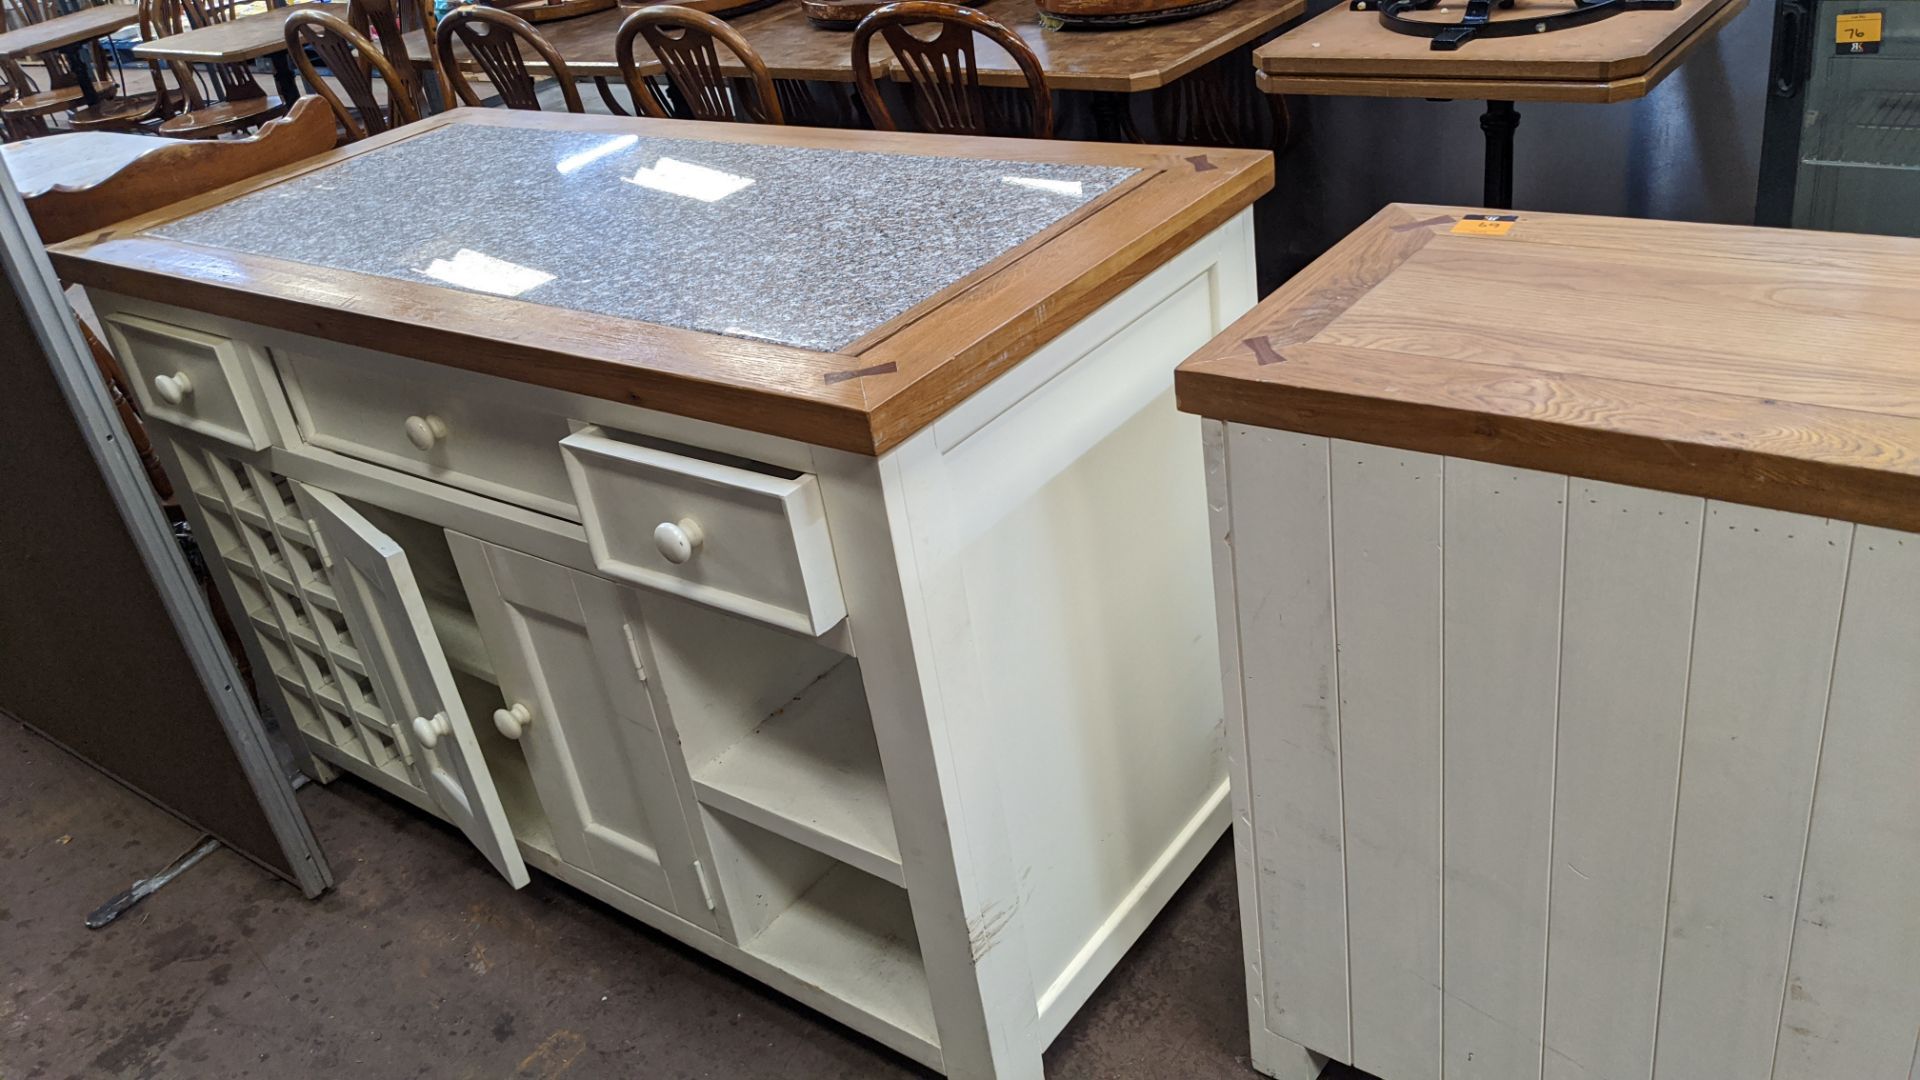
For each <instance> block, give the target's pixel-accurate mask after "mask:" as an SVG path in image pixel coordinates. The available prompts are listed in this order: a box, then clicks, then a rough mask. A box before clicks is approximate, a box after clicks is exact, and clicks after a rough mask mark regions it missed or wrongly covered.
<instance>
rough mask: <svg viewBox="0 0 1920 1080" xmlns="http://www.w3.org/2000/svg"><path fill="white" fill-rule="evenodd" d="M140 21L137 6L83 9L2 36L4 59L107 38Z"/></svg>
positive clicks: (105, 6)
mask: <svg viewBox="0 0 1920 1080" xmlns="http://www.w3.org/2000/svg"><path fill="white" fill-rule="evenodd" d="M139 21H140V9H139V8H138V7H136V6H135V5H133V4H103V5H101V6H100V7H90V8H83V9H82V10H80V11H76V12H74V13H73V14H71V15H60V16H56V17H54V18H51V19H48V20H46V21H45V22H37V23H29V24H28V25H26V26H23V27H21V28H20V29H18V30H9V31H7V32H6V33H4V34H0V56H4V57H9V58H11V57H17V56H32V55H34V54H36V53H43V52H51V51H53V50H54V49H58V48H60V47H61V46H64V45H73V44H76V43H78V42H82V41H92V40H93V39H95V38H103V37H106V36H107V35H109V34H111V33H113V32H114V31H115V30H118V29H120V28H121V27H123V26H132V25H133V24H134V23H137V22H139Z"/></svg>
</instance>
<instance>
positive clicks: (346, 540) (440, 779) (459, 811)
mask: <svg viewBox="0 0 1920 1080" xmlns="http://www.w3.org/2000/svg"><path fill="white" fill-rule="evenodd" d="M293 493H294V498H295V499H296V500H297V501H298V502H299V504H300V512H301V513H302V514H304V515H306V518H307V520H308V521H309V522H311V523H312V524H313V528H314V530H315V534H316V536H317V537H318V538H319V540H320V544H321V557H322V558H323V559H324V560H325V562H326V566H327V569H328V570H330V571H331V572H332V578H333V583H334V589H335V591H336V593H337V594H338V598H339V601H340V612H341V614H342V615H345V616H346V619H347V627H348V629H350V630H351V631H352V632H353V636H354V639H355V640H356V641H359V642H360V643H361V652H362V660H363V661H364V663H365V664H366V667H367V671H368V675H369V677H370V678H372V680H373V684H374V691H375V693H376V694H377V695H378V696H379V699H380V704H381V706H382V707H383V708H385V709H386V710H387V712H388V713H389V714H390V715H392V716H394V717H396V718H401V717H405V718H410V722H406V723H403V724H402V725H400V726H401V727H403V728H404V731H403V733H402V736H401V737H402V738H405V739H407V740H409V741H410V742H412V744H413V749H414V753H413V762H414V768H415V769H416V770H417V771H418V773H419V776H420V780H421V782H422V785H423V786H424V787H425V789H426V791H427V794H428V796H429V797H431V798H432V799H433V801H434V802H435V804H437V805H438V806H439V807H440V808H441V810H443V811H445V813H446V815H447V817H448V819H449V820H451V821H452V822H453V823H454V824H455V825H456V826H458V827H459V828H460V830H461V831H462V832H464V833H466V834H467V839H469V840H472V841H473V844H474V846H475V847H477V848H479V849H480V853H481V854H482V855H485V856H486V857H487V861H488V862H490V863H492V864H493V867H494V869H496V870H498V871H500V873H501V875H502V876H504V877H505V878H506V879H507V880H508V881H509V882H511V883H512V885H513V887H514V888H516V889H517V888H520V887H521V886H522V885H525V884H526V883H527V865H526V863H525V862H523V861H522V860H521V858H520V848H519V846H518V845H517V844H516V843H515V842H514V839H513V830H512V829H511V828H510V827H509V826H508V824H507V814H506V810H505V809H504V808H503V807H502V806H501V803H500V793H499V792H498V791H496V790H495V789H494V786H493V775H492V774H491V773H489V772H488V771H487V763H486V760H485V759H484V758H482V757H481V756H480V742H479V740H478V739H476V738H474V734H473V726H472V724H471V723H470V722H469V721H468V719H467V711H466V709H465V708H464V707H462V705H461V704H460V694H459V691H458V690H457V689H456V688H455V687H454V684H453V672H452V671H451V670H450V669H449V668H448V667H447V658H446V655H445V654H444V653H443V652H442V651H441V649H440V642H439V640H438V639H437V638H435V637H434V635H433V623H432V622H431V621H429V619H428V617H427V604H426V598H425V597H423V596H422V595H421V593H420V586H419V584H418V583H416V582H415V581H414V577H413V571H412V570H411V569H410V568H408V566H407V555H406V552H404V551H402V550H401V548H400V545H399V544H396V543H394V541H393V540H392V538H390V537H388V536H387V535H386V534H385V533H383V532H381V531H380V530H378V529H376V528H374V527H373V526H372V525H371V524H369V523H368V521H367V519H366V518H364V517H362V516H361V515H360V513H359V512H358V511H356V510H354V509H353V508H352V507H351V506H348V505H347V504H346V502H345V501H344V500H342V499H341V498H340V497H339V496H338V495H334V494H332V493H331V492H326V491H321V490H320V489H318V488H313V487H308V486H306V485H304V484H300V483H294V484H293Z"/></svg>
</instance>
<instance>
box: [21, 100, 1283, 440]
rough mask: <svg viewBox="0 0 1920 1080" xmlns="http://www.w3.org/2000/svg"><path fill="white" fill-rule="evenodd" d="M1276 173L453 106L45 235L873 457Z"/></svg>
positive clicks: (80, 258)
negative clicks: (170, 200)
mask: <svg viewBox="0 0 1920 1080" xmlns="http://www.w3.org/2000/svg"><path fill="white" fill-rule="evenodd" d="M1272 184H1273V162H1272V156H1271V155H1270V154H1268V153H1266V152H1264V151H1247V150H1196V149H1193V148H1177V149H1176V148H1171V147H1152V146H1107V145H1099V144H1089V143H1073V142H1053V141H1038V140H1026V139H976V138H956V137H952V136H935V135H919V134H904V133H893V132H852V131H839V130H826V129H813V128H798V127H755V126H747V125H736V124H703V123H694V122H688V121H678V120H648V119H639V118H627V117H605V116H585V115H569V114H556V113H534V112H518V111H511V110H504V109H457V110H454V111H452V112H448V113H443V114H440V115H438V116H434V117H430V118H428V119H426V120H424V121H422V122H420V123H418V124H412V125H408V126H406V127H403V128H400V129H398V130H395V131H391V132H387V133H386V134H383V135H379V136H375V137H374V138H371V139H368V140H365V141H363V142H360V143H356V144H354V145H352V146H349V147H343V148H341V149H338V150H335V151H332V152H330V153H327V154H322V155H320V156H318V157H315V158H312V159H309V160H308V161H305V162H302V163H300V164H298V165H295V166H291V167H289V168H286V169H281V170H278V171H276V172H272V173H268V174H265V175H263V176H261V177H257V178H255V179H252V180H249V181H245V182H243V183H240V184H236V185H233V186H231V187H227V188H223V189H221V190H219V191H216V192H213V193H211V194H209V195H205V196H201V197H198V198H194V199H190V200H187V201H185V202H182V203H179V204H176V205H174V206H171V207H167V208H165V209H163V210H159V211H156V212H154V213H151V214H148V215H145V216H143V217H139V218H135V219H133V220H131V221H126V222H122V223H120V224H118V225H115V226H113V227H111V228H108V229H104V230H100V231H98V232H94V233H90V234H87V235H82V236H79V237H76V238H74V239H73V240H70V241H67V242H65V243H62V244H59V245H55V246H54V247H52V248H51V249H50V254H51V256H52V258H53V262H54V266H55V268H56V269H57V271H58V272H59V273H60V275H61V276H62V277H63V278H65V279H66V280H68V281H70V282H75V283H79V284H83V285H86V286H89V287H93V288H98V289H103V290H107V291H110V292H115V293H121V294H124V295H128V296H133V297H138V298H142V299H147V300H153V301H157V302H161V303H167V304H173V305H176V306H180V307H185V308H190V309H193V310H198V311H205V312H207V313H210V314H213V315H217V316H223V317H227V318H233V319H238V320H240V321H243V322H249V323H254V324H256V325H261V326H267V327H272V328H275V329H279V330H283V331H288V332H292V333H298V334H306V335H310V336H313V337H318V338H323V339H326V340H330V341H336V342H340V343H343V344H347V345H353V346H358V347H361V348H367V349H373V350H377V351H381V352H387V353H394V354H399V355H404V356H408V357H412V358H415V359H420V360H426V361H430V362H434V363H439V364H445V365H448V366H451V367H457V368H463V369H466V370H469V371H477V372H482V373H485V374H489V375H495V376H499V377H502V378H507V379H513V380H517V381H520V382H526V383H531V384H537V385H541V386H547V387H553V388H556V389H560V390H566V391H571V392H574V393H580V394H586V395H590V396H594V397H600V398H605V399H609V400H613V401H620V402H624V403H628V404H633V405H638V406H642V407H645V408H649V409H657V410H661V411H664V412H669V413H674V414H678V415H682V416H688V417H693V418H696V419H701V420H707V421H712V422H715V423H720V424H725V425H728V426H731V427H736V428H742V429H746V430H751V431H758V432H763V433H766V434H770V435H778V436H782V437H786V438H792V439H798V440H802V441H805V442H809V443H814V444H816V445H821V446H827V447H832V448H836V449H841V450H848V451H853V452H856V453H866V454H878V453H881V452H883V451H885V450H887V449H889V448H891V447H893V446H895V445H898V444H899V443H900V442H901V441H902V440H904V439H905V438H907V437H908V436H909V435H911V434H913V433H914V432H916V431H918V430H920V429H921V428H923V427H925V426H927V425H928V424H930V423H931V422H932V421H933V420H935V419H937V418H938V417H939V416H941V415H943V414H944V413H945V412H946V411H947V410H948V409H950V408H951V407H953V406H954V405H956V404H958V403H959V402H960V401H962V400H963V399H965V398H966V397H967V396H969V395H970V394H972V393H973V392H974V391H976V390H978V389H980V388H981V387H983V386H985V385H986V384H987V383H988V382H989V381H991V380H992V379H993V378H994V377H995V376H997V375H999V374H1001V373H1003V372H1005V371H1006V370H1008V369H1009V368H1010V367H1012V366H1013V365H1014V364H1016V363H1018V362H1019V361H1020V360H1022V359H1024V358H1025V357H1027V356H1029V355H1031V354H1032V353H1033V352H1034V351H1035V350H1036V349H1038V348H1039V347H1040V346H1042V345H1044V344H1045V343H1046V342H1048V341H1050V340H1052V339H1053V338H1054V337H1056V336H1058V335H1059V334H1060V333H1062V332H1063V331H1065V330H1066V329H1067V328H1069V327H1070V326H1072V325H1073V324H1075V323H1076V322H1078V321H1079V320H1080V319H1081V318H1083V317H1085V316H1086V315H1087V314H1089V313H1090V312H1092V311H1093V310H1094V309H1095V308H1097V307H1098V306H1099V305H1101V304H1103V303H1105V302H1107V301H1109V300H1111V299H1113V298H1114V297H1115V296H1117V295H1118V294H1119V293H1120V292H1121V291H1122V290H1124V289H1125V288H1126V287H1127V286H1129V285H1131V284H1133V283H1134V282H1135V281H1138V280H1139V279H1140V278H1141V277H1143V276H1145V275H1146V274H1147V273H1148V272H1149V271H1150V270H1152V269H1154V268H1155V267H1157V266H1158V265H1160V264H1161V263H1164V262H1165V261H1166V260H1167V259H1169V258H1171V257H1172V256H1173V255H1174V254H1176V253H1178V252H1179V251H1181V250H1182V249H1184V248H1185V247H1187V246H1189V245H1190V244H1192V243H1193V242H1194V241H1196V240H1197V239H1199V238H1200V237H1201V236H1203V235H1205V234H1206V233H1207V232H1209V231H1210V230H1212V229H1214V228H1215V227H1217V226H1219V225H1220V224H1222V223H1224V222H1225V221H1227V220H1228V219H1230V218H1231V217H1232V216H1233V215H1234V214H1236V213H1237V212H1239V211H1240V210H1241V209H1243V208H1245V207H1246V206H1248V205H1249V204H1251V203H1252V202H1253V200H1254V199H1256V198H1258V197H1259V196H1260V195H1261V194H1263V193H1264V192H1266V191H1267V190H1268V189H1269V188H1270V187H1271V186H1272Z"/></svg>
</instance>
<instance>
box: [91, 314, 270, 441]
mask: <svg viewBox="0 0 1920 1080" xmlns="http://www.w3.org/2000/svg"><path fill="white" fill-rule="evenodd" d="M106 329H107V337H108V339H109V340H110V341H111V342H112V343H113V351H114V354H115V355H117V356H118V357H119V358H120V363H121V364H122V365H124V366H125V367H126V369H127V378H128V380H129V381H130V382H132V383H133V393H134V396H135V397H136V398H138V399H139V400H140V409H141V411H143V412H145V413H146V414H147V415H148V416H150V417H152V418H153V419H155V420H160V421H164V422H166V423H169V424H172V425H174V426H176V427H182V428H185V429H187V430H188V431H194V432H198V433H200V434H202V435H207V436H210V437H212V438H215V439H219V440H220V441H221V442H226V443H231V444H233V445H234V446H238V447H242V448H244V449H247V450H263V449H265V448H266V446H267V444H268V441H269V440H268V437H267V430H268V429H267V423H266V418H265V417H264V416H262V415H261V413H260V408H259V405H258V403H257V402H256V401H255V399H254V396H253V393H252V391H251V390H249V389H248V387H247V377H246V369H245V358H244V356H243V354H242V353H241V347H240V346H238V345H236V344H234V343H233V342H232V341H229V340H228V339H226V338H223V337H220V336H218V335H215V334H208V333H203V332H201V331H199V330H188V329H187V328H185V327H182V326H172V325H169V324H167V323H163V322H156V321H154V320H153V319H149V318H145V317H143V316H140V315H114V316H111V317H109V318H108V319H107V320H106Z"/></svg>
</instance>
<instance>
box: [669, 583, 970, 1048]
mask: <svg viewBox="0 0 1920 1080" xmlns="http://www.w3.org/2000/svg"><path fill="white" fill-rule="evenodd" d="M654 600H655V602H654V603H653V604H652V605H651V606H650V608H649V613H648V636H649V639H650V641H651V643H652V647H653V655H654V660H655V664H656V666H657V668H658V675H659V681H660V690H661V692H662V694H663V695H664V697H665V698H666V701H667V705H668V709H669V711H670V712H671V714H672V716H673V724H674V728H675V730H676V731H677V732H678V734H679V737H680V743H681V747H682V749H683V750H684V752H685V755H686V762H687V768H688V771H689V773H690V774H691V778H692V781H693V791H694V797H695V799H696V801H697V802H698V804H699V816H700V825H701V827H703V829H704V831H705V833H706V836H707V839H708V841H709V843H710V844H711V846H712V849H713V856H714V862H715V874H716V876H717V878H718V887H719V891H720V895H721V898H722V899H723V900H724V902H725V904H726V907H727V912H728V918H729V921H730V922H731V925H732V928H733V935H734V938H735V940H736V942H737V943H738V944H739V945H740V947H741V948H742V949H744V950H746V951H747V952H748V953H750V954H752V955H754V956H756V957H758V958H759V959H761V960H763V961H765V962H767V963H769V964H771V965H773V966H774V967H776V968H778V969H780V970H781V971H784V972H786V973H787V974H789V975H792V976H793V977H794V978H795V979H797V980H800V981H801V982H802V983H804V984H806V985H808V986H811V987H816V988H818V989H819V990H820V991H822V992H823V994H824V996H825V998H826V999H829V1000H833V1001H838V1002H843V1003H845V1004H846V1005H848V1006H851V1007H852V1008H853V1009H856V1010H858V1011H859V1012H862V1013H865V1014H867V1015H868V1016H870V1017H872V1018H874V1019H876V1020H878V1021H880V1023H881V1025H882V1026H883V1028H887V1029H892V1031H894V1032H897V1033H899V1034H900V1035H902V1036H904V1037H905V1041H904V1042H903V1041H902V1040H901V1039H899V1038H886V1037H884V1033H883V1041H887V1042H890V1043H892V1044H894V1045H895V1046H896V1048H897V1049H902V1050H905V1051H907V1052H909V1053H914V1051H915V1050H916V1049H919V1048H931V1049H934V1050H935V1052H937V1047H938V1045H939V1043H938V1036H937V1032H936V1029H935V1025H934V1019H933V1007H932V1004H931V999H930V996H929V993H928V989H927V977H926V971H925V968H924V966H923V964H922V963H921V958H920V948H919V942H918V939H917V937H916V936H915V933H914V928H913V913H912V907H911V904H910V903H909V901H908V896H907V890H906V887H905V886H906V879H905V875H904V873H903V871H902V868H901V859H900V844H899V841H898V839H897V838H896V836H895V833H894V819H893V805H892V801H891V799H890V798H889V794H888V789H887V783H886V777H885V773H884V771H883V769H882V767H881V762H880V751H879V748H878V746H877V745H876V742H875V737H874V728H873V718H872V715H871V713H870V711H869V708H868V705H867V696H866V686H865V683H864V682H863V680H862V675H861V669H860V661H859V660H858V658H856V657H854V656H850V655H847V654H846V653H844V652H840V651H838V650H836V649H834V648H832V647H830V646H828V645H826V644H823V643H822V642H820V641H818V640H815V639H810V638H806V637H803V636H799V635H795V634H792V633H789V632H786V631H782V630H777V629H773V628H770V627H765V626H761V625H759V624H757V623H753V622H749V621H747V620H744V619H741V618H739V617H737V616H733V615H728V614H725V613H722V612H718V611H714V610H712V609H709V608H704V607H701V606H699V605H696V604H693V603H691V602H688V601H684V600H680V599H678V598H675V597H664V596H663V597H658V598H654ZM828 1011H829V1012H832V1011H833V1010H831V1009H829V1010H828ZM841 1018H842V1019H850V1018H849V1017H845V1016H843V1017H841ZM855 1026H857V1027H863V1028H870V1027H871V1025H863V1024H858V1023H856V1024H855ZM870 1033H871V1032H870ZM913 1043H917V1044H919V1047H913V1046H911V1045H910V1044H913ZM915 1056H925V1055H924V1054H919V1053H916V1054H915Z"/></svg>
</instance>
